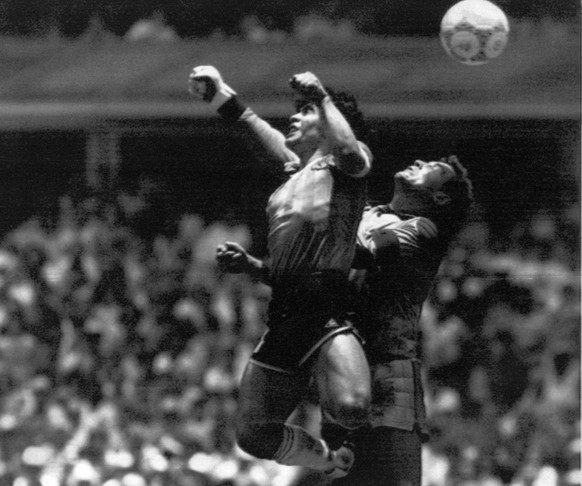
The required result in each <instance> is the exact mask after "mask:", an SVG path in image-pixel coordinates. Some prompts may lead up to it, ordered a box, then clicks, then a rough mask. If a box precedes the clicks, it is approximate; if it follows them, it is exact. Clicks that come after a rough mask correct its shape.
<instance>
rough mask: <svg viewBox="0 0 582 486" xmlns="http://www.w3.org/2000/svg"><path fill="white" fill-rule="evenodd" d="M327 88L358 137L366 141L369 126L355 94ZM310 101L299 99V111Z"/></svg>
mask: <svg viewBox="0 0 582 486" xmlns="http://www.w3.org/2000/svg"><path fill="white" fill-rule="evenodd" d="M325 90H326V91H327V94H328V95H329V97H330V98H331V101H332V102H333V104H334V105H335V106H336V108H337V109H338V110H339V112H340V113H341V114H342V115H343V117H344V118H345V119H346V121H347V122H348V123H349V125H350V127H351V128H352V131H353V132H354V135H355V136H356V138H357V139H358V140H361V141H365V140H366V137H367V136H368V134H369V132H368V127H367V124H366V121H365V119H364V115H363V113H362V112H361V111H360V109H359V107H358V102H357V101H356V98H355V97H354V95H352V94H351V93H349V92H347V91H335V90H333V89H332V88H330V87H329V86H325ZM308 102H309V101H308V100H304V99H301V100H298V101H297V102H296V104H295V108H296V109H297V111H299V110H300V109H301V108H302V107H303V106H304V105H305V104H306V103H308Z"/></svg>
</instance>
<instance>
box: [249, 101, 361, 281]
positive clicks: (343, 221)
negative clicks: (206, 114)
mask: <svg viewBox="0 0 582 486" xmlns="http://www.w3.org/2000/svg"><path fill="white" fill-rule="evenodd" d="M239 122H242V123H243V124H244V125H245V126H246V128H247V130H248V133H249V135H250V137H249V142H250V146H251V148H253V147H254V148H256V150H255V152H257V155H259V156H261V157H262V158H265V157H267V158H270V159H271V160H274V161H276V162H279V163H281V164H282V167H283V168H284V169H285V171H286V172H287V173H288V174H290V176H289V178H288V179H287V180H286V181H285V182H284V183H283V184H282V185H281V186H279V188H277V189H276V190H275V192H274V193H273V194H272V195H271V197H270V198H269V201H268V204H267V209H266V213H267V219H268V231H269V233H268V242H267V243H268V250H269V258H270V271H271V277H272V278H277V277H280V276H284V275H295V274H306V273H307V274H308V273H313V272H318V271H323V270H336V271H340V272H342V273H344V274H345V275H346V276H347V275H348V273H349V270H350V267H351V263H352V261H353V258H354V253H355V242H356V232H357V228H358V224H359V222H360V218H361V215H362V212H363V209H364V207H365V200H366V178H365V177H362V175H365V174H361V176H360V177H352V176H349V175H346V174H345V173H343V172H342V171H340V170H339V169H338V167H337V165H336V161H335V159H334V157H333V156H332V155H330V154H328V155H325V156H322V157H320V158H315V159H312V160H310V161H309V162H308V163H307V164H306V165H305V166H304V167H300V165H299V159H298V157H297V155H296V154H295V153H294V152H292V151H291V150H289V149H288V148H287V147H286V145H285V138H284V136H283V134H281V133H280V132H279V131H278V130H275V129H274V128H272V127H271V126H270V125H269V124H268V123H267V122H265V121H264V120H262V119H261V118H259V117H258V116H257V115H255V114H254V113H253V112H252V111H251V110H250V109H248V108H247V110H246V111H245V113H243V115H242V116H241V118H240V119H239ZM368 170H369V165H368V167H367V169H366V171H368Z"/></svg>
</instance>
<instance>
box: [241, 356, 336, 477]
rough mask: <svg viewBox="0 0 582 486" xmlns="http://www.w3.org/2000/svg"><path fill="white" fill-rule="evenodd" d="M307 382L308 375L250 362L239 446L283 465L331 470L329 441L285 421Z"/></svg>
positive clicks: (243, 389) (244, 386)
mask: <svg viewBox="0 0 582 486" xmlns="http://www.w3.org/2000/svg"><path fill="white" fill-rule="evenodd" d="M307 382H308V376H306V375H305V374H292V373H286V372H282V371H277V370H273V369H269V368H266V367H263V366H260V365H258V364H256V363H253V362H251V363H249V364H248V366H247V368H246V370H245V372H244V375H243V377H242V381H241V385H240V391H239V412H238V415H237V423H236V434H237V442H238V444H239V446H240V447H241V448H242V449H243V450H245V451H246V452H248V453H249V454H251V455H253V456H255V457H258V458H261V459H272V460H275V461H277V462H279V463H280V464H286V465H298V466H305V467H310V468H313V469H319V470H326V469H329V468H330V467H331V466H332V465H333V458H332V457H331V451H330V450H329V448H328V447H327V445H326V444H325V442H324V441H322V440H321V439H318V438H315V437H314V436H312V435H311V434H309V433H308V432H307V431H306V430H305V429H303V428H301V427H299V426H296V425H290V424H286V423H285V422H286V420H287V419H288V418H289V416H290V415H291V413H292V412H293V410H294V409H295V408H296V406H297V405H298V404H299V402H300V401H301V400H302V398H303V397H304V394H305V389H306V386H307Z"/></svg>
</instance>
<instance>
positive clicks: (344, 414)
mask: <svg viewBox="0 0 582 486" xmlns="http://www.w3.org/2000/svg"><path fill="white" fill-rule="evenodd" d="M369 409H370V395H369V394H367V393H352V394H349V395H346V396H344V397H342V399H341V400H339V401H338V402H337V403H336V404H335V406H333V407H330V408H329V411H330V412H331V415H332V416H333V417H334V419H335V420H336V421H337V422H338V423H339V424H341V425H343V426H344V427H347V428H350V429H352V428H356V427H360V426H361V425H364V424H365V423H366V422H367V420H368V411H369Z"/></svg>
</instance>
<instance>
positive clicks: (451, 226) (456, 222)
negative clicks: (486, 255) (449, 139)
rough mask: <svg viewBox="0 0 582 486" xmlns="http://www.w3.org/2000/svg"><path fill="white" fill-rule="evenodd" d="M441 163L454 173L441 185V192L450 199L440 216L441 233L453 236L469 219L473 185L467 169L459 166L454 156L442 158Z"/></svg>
mask: <svg viewBox="0 0 582 486" xmlns="http://www.w3.org/2000/svg"><path fill="white" fill-rule="evenodd" d="M440 161H441V162H443V163H445V164H448V165H449V166H450V167H451V168H452V169H453V170H454V171H455V177H454V178H453V179H451V180H449V181H447V182H446V183H444V184H443V186H442V187H441V190H442V191H443V192H444V193H445V194H447V195H448V196H449V197H450V198H451V202H450V204H447V205H446V206H445V208H444V210H443V211H442V212H441V214H440V218H439V219H441V223H443V224H441V225H440V226H441V227H442V231H443V232H445V233H446V234H448V235H451V236H452V235H454V234H455V233H456V232H457V231H458V230H459V229H460V228H461V226H462V225H463V223H464V222H465V221H466V220H467V218H468V217H469V214H470V212H471V209H472V207H473V199H474V196H473V183H472V182H471V179H470V178H469V173H468V171H467V169H466V168H465V167H464V166H463V165H462V164H461V162H460V161H459V159H458V157H457V156H456V155H450V156H448V157H442V158H441V159H440Z"/></svg>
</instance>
